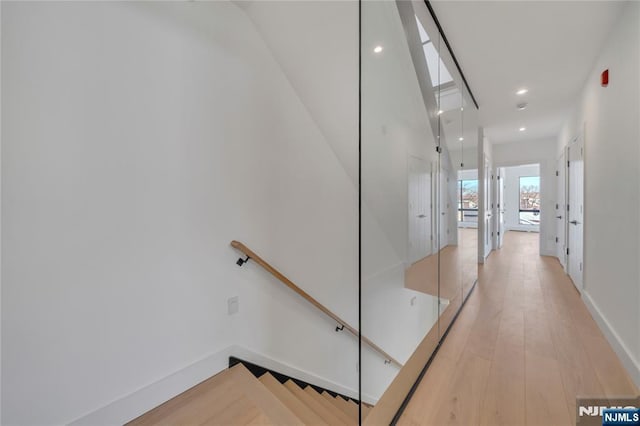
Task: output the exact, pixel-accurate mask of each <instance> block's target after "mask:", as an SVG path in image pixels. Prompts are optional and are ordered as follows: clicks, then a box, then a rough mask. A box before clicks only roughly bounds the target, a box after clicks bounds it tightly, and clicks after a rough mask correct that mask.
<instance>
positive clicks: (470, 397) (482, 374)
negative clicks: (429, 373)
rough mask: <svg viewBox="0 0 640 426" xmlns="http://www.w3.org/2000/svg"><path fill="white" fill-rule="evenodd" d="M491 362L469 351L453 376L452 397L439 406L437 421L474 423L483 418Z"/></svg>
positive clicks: (460, 423) (451, 423)
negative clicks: (482, 410) (483, 405)
mask: <svg viewBox="0 0 640 426" xmlns="http://www.w3.org/2000/svg"><path fill="white" fill-rule="evenodd" d="M490 367H491V362H490V361H488V360H486V359H485V358H483V357H480V356H478V355H476V354H473V353H471V352H468V351H466V352H465V353H464V354H463V356H462V358H461V359H460V361H459V363H458V368H457V369H456V370H455V372H454V374H453V376H452V377H451V386H450V387H449V390H448V392H447V395H448V398H446V399H445V401H444V403H443V404H442V405H441V406H440V408H439V409H438V412H437V414H436V417H435V421H434V424H436V425H461V426H463V425H464V426H466V425H474V424H478V423H479V421H480V413H481V402H482V400H483V398H482V397H483V395H484V393H485V390H486V386H487V379H488V377H489V371H490Z"/></svg>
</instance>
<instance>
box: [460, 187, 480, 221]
mask: <svg viewBox="0 0 640 426" xmlns="http://www.w3.org/2000/svg"><path fill="white" fill-rule="evenodd" d="M458 190H459V191H458V220H459V221H460V222H478V181H477V180H459V181H458Z"/></svg>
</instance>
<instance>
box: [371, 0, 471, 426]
mask: <svg viewBox="0 0 640 426" xmlns="http://www.w3.org/2000/svg"><path fill="white" fill-rule="evenodd" d="M361 40H362V51H363V57H362V68H361V80H362V90H361V93H362V104H361V150H360V155H361V195H362V207H361V226H362V231H361V239H362V249H361V268H362V273H361V277H362V278H361V280H362V281H361V306H362V322H361V331H362V334H363V335H364V336H366V337H367V338H368V339H369V340H371V341H372V342H373V343H375V344H376V345H377V346H379V347H380V348H382V349H383V350H384V351H385V352H387V353H388V354H390V355H391V356H392V357H393V358H394V359H395V360H397V361H398V362H399V364H405V363H406V362H407V361H408V360H409V359H410V358H411V357H412V356H419V357H420V358H419V359H420V361H418V363H417V364H414V365H419V366H420V368H418V369H416V368H415V366H414V367H413V371H412V372H411V373H410V374H413V376H410V378H407V377H406V376H405V377H403V378H402V379H401V383H403V385H402V386H409V387H410V386H411V385H412V384H413V382H414V380H415V379H416V378H417V375H418V374H419V372H420V369H421V368H422V366H424V365H425V364H426V362H427V361H428V358H429V356H430V355H431V353H432V351H433V349H434V348H435V347H436V345H437V344H438V342H439V341H440V339H441V337H442V336H443V334H444V332H445V331H446V329H447V327H448V326H449V324H450V323H451V321H452V320H453V318H454V317H455V314H456V312H457V311H458V310H459V308H460V306H461V305H462V300H463V297H462V296H463V294H465V293H464V291H463V282H464V278H463V277H464V275H465V272H468V274H469V277H468V278H470V279H471V275H472V270H471V268H469V270H468V271H467V270H465V266H466V263H465V261H466V260H467V259H466V255H467V247H466V246H465V245H463V244H465V242H467V241H468V244H473V243H474V242H475V241H477V235H474V236H472V237H470V238H467V236H466V235H462V234H461V230H464V229H465V227H464V226H463V225H465V224H467V225H468V227H467V230H468V231H469V232H471V233H473V232H477V220H478V219H477V217H478V213H477V211H478V176H477V173H476V174H475V175H473V173H472V172H471V170H470V168H468V167H465V163H466V162H467V158H466V157H467V156H469V157H472V156H474V155H476V154H473V150H475V149H476V147H477V142H474V141H473V139H474V137H475V138H477V129H476V131H475V132H472V131H471V129H472V125H469V126H468V127H467V123H465V115H464V110H466V109H469V110H475V108H474V107H473V104H471V103H470V101H469V99H468V98H467V96H466V94H465V92H464V90H463V84H462V79H461V77H460V75H459V73H458V70H457V68H456V67H455V64H454V61H453V59H452V57H451V55H450V53H449V52H448V50H447V49H446V47H445V43H444V42H443V41H442V40H441V37H440V33H439V31H438V29H437V25H436V24H435V21H434V20H433V18H432V17H431V16H430V14H429V12H428V9H427V7H426V5H424V4H422V3H419V2H405V1H397V2H362V39H361ZM376 46H382V47H383V49H378V50H377V51H376V49H375V47H376ZM468 145H470V146H472V147H473V148H471V149H467V146H468ZM468 169H469V170H468ZM465 173H467V175H468V176H467V175H465ZM461 209H462V210H461ZM474 211H475V216H474ZM474 217H475V219H474ZM476 259H477V258H476V256H475V255H474V256H473V262H474V263H473V265H472V266H476V268H477V263H476V262H475V261H476ZM475 276H476V274H475V273H473V277H475ZM474 280H475V278H474ZM362 353H363V357H362V367H361V370H360V372H361V378H362V388H361V392H362V395H363V397H365V400H366V399H367V398H369V399H371V400H376V399H378V398H380V397H381V396H382V395H383V394H384V392H385V390H386V389H387V388H388V387H389V386H390V385H391V384H392V382H393V381H394V379H395V378H396V375H397V374H399V373H402V371H403V370H402V369H401V367H400V366H399V365H396V364H394V363H391V364H389V363H385V362H384V361H385V360H384V358H383V357H381V356H380V355H379V354H376V353H375V351H372V350H371V348H370V347H367V346H366V345H364V344H363V346H362ZM408 390H409V388H408V387H407V388H406V389H404V390H402V391H400V392H408ZM396 391H397V390H396ZM396 399H397V398H396ZM397 408H398V407H396V409H397ZM377 420H378V421H380V419H377ZM390 420H391V419H385V420H384V421H380V423H381V424H382V423H387V424H388V423H389V422H390Z"/></svg>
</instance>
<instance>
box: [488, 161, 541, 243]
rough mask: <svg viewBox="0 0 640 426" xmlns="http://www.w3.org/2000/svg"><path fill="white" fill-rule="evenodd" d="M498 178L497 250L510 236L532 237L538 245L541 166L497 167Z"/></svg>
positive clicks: (537, 164)
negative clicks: (507, 235)
mask: <svg viewBox="0 0 640 426" xmlns="http://www.w3.org/2000/svg"><path fill="white" fill-rule="evenodd" d="M497 176H498V178H497V184H496V186H497V188H496V200H495V201H496V207H497V209H496V210H497V215H496V216H497V217H496V228H497V240H498V241H497V247H498V248H500V247H502V245H503V242H504V237H505V234H507V233H509V232H528V233H534V234H536V235H537V240H538V243H539V242H540V224H541V219H542V217H543V215H544V214H545V212H544V211H543V208H542V185H541V179H540V164H539V163H536V164H523V165H518V166H509V167H498V168H497Z"/></svg>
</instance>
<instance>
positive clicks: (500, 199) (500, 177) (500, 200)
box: [496, 167, 505, 248]
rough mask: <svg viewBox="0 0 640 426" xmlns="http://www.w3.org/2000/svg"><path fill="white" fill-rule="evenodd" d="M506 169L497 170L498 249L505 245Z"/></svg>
mask: <svg viewBox="0 0 640 426" xmlns="http://www.w3.org/2000/svg"><path fill="white" fill-rule="evenodd" d="M504 174H505V172H504V168H502V167H500V168H498V170H497V177H496V179H497V181H498V183H497V185H496V187H497V189H498V193H497V194H496V200H497V201H496V210H497V212H498V220H497V222H498V230H497V233H498V245H497V248H502V244H503V243H504Z"/></svg>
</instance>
